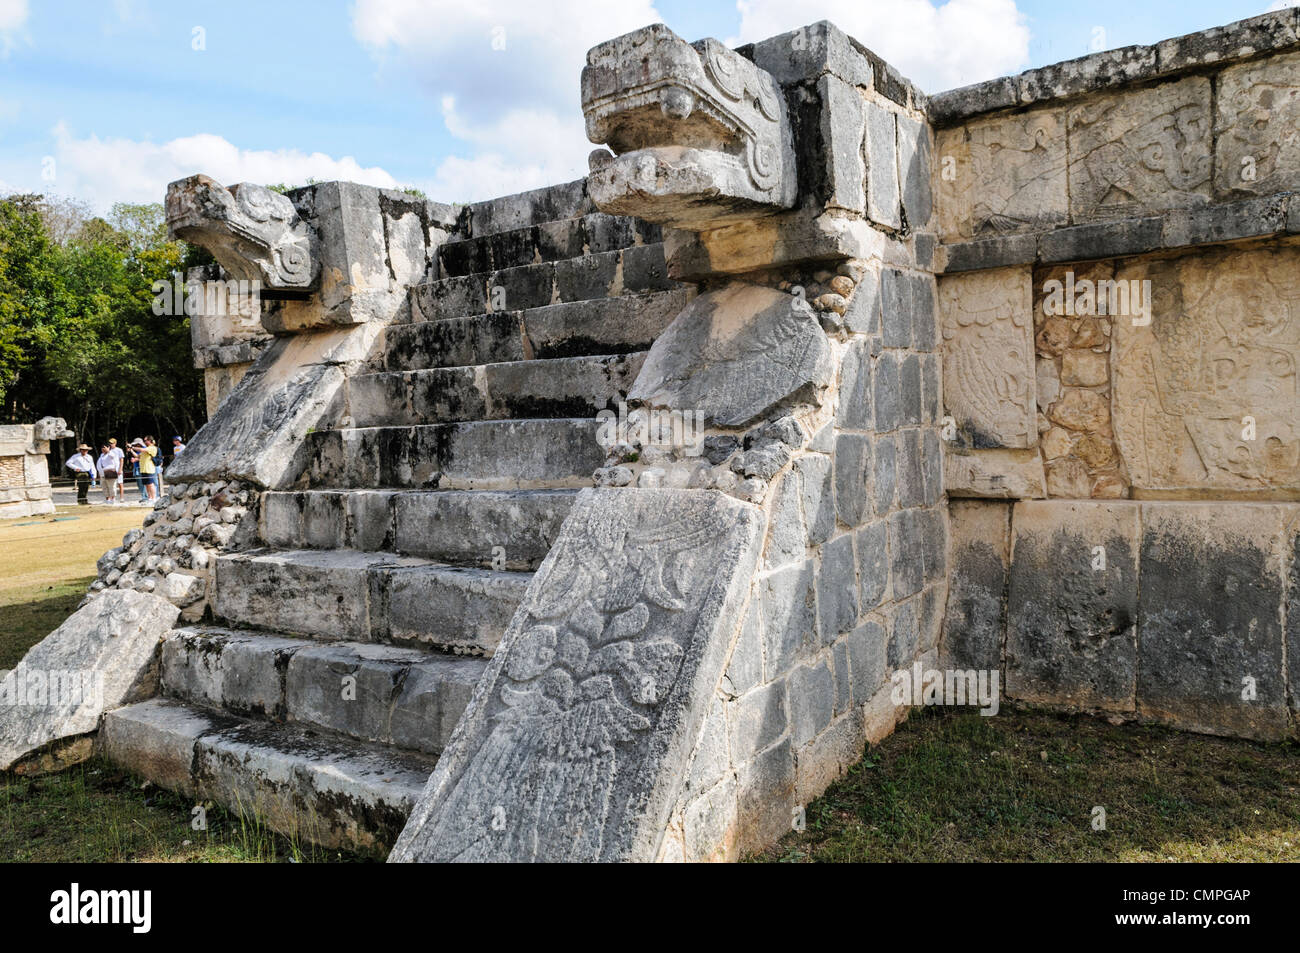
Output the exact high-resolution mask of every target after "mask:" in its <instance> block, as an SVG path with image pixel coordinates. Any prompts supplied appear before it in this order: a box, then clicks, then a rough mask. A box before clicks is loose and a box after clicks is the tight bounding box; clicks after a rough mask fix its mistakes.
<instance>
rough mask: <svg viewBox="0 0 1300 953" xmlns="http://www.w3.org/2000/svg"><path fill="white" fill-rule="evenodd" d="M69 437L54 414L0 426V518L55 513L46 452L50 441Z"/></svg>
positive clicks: (62, 422) (48, 450)
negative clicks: (37, 419) (32, 421)
mask: <svg viewBox="0 0 1300 953" xmlns="http://www.w3.org/2000/svg"><path fill="white" fill-rule="evenodd" d="M70 436H72V431H70V430H68V429H67V426H66V424H65V423H64V421H63V420H61V419H60V418H57V417H43V418H41V420H39V421H37V422H36V423H35V424H9V425H6V426H0V519H13V518H15V517H20V516H42V515H45V514H47V513H53V512H54V500H53V499H52V498H51V493H50V468H49V462H48V460H47V458H46V455H47V454H48V453H49V452H50V441H51V440H57V439H59V438H61V437H70Z"/></svg>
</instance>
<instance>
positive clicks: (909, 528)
mask: <svg viewBox="0 0 1300 953" xmlns="http://www.w3.org/2000/svg"><path fill="white" fill-rule="evenodd" d="M887 522H888V525H889V558H890V567H889V575H890V580H891V581H892V583H893V589H892V594H893V598H894V599H904V598H906V597H907V596H910V595H912V594H913V593H916V592H919V591H920V590H921V583H922V581H923V579H924V578H925V556H924V542H923V539H922V535H921V524H920V511H919V510H900V511H899V512H897V513H894V514H893V515H892V516H890V517H889V519H888V521H887Z"/></svg>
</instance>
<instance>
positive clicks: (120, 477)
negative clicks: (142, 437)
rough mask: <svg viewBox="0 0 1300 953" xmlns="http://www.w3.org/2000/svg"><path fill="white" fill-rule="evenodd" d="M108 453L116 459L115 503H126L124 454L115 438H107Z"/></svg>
mask: <svg viewBox="0 0 1300 953" xmlns="http://www.w3.org/2000/svg"><path fill="white" fill-rule="evenodd" d="M108 452H109V453H111V454H112V455H113V456H114V457H115V458H117V466H116V467H114V469H116V470H117V501H118V502H119V503H125V502H126V453H125V452H123V450H122V448H121V447H119V446H118V445H117V438H116V437H109V438H108Z"/></svg>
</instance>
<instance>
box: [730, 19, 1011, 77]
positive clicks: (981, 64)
mask: <svg viewBox="0 0 1300 953" xmlns="http://www.w3.org/2000/svg"><path fill="white" fill-rule="evenodd" d="M736 7H737V9H739V10H740V32H739V35H738V37H736V38H734V39H733V40H729V41H728V42H730V43H750V42H753V41H755V40H763V39H766V38H767V37H770V36H775V35H776V34H778V33H785V32H787V31H789V30H794V29H797V28H798V27H801V26H804V25H806V24H808V23H813V22H816V21H817V20H830V21H831V22H832V23H834V24H835V25H836V26H838V27H839V28H840V29H841V30H844V31H845V32H846V33H848V34H849V35H850V36H852V37H855V38H856V39H858V40H859V41H861V42H862V43H863V44H864V45H865V46H867V47H868V48H869V49H870V50H871V51H872V52H874V53H876V54H877V55H878V56H880V57H882V58H883V59H884V60H885V62H887V63H889V64H890V65H891V66H893V67H894V68H895V69H897V70H898V71H899V72H900V73H902V74H903V75H904V76H906V77H907V78H908V79H910V80H912V81H913V82H914V83H916V84H917V85H918V86H920V87H921V88H922V89H924V90H926V91H927V92H932V93H933V92H939V91H941V90H945V89H951V88H953V87H956V86H964V85H966V84H968V83H978V82H980V81H982V80H986V79H992V78H994V77H996V76H1005V75H1007V74H1008V73H1014V72H1018V71H1019V70H1021V69H1024V68H1025V67H1026V66H1027V65H1028V63H1029V27H1028V25H1027V23H1026V21H1025V17H1024V15H1023V14H1022V13H1021V12H1020V11H1019V10H1017V9H1016V4H1015V0H948V2H947V3H945V4H943V5H942V6H938V5H936V4H934V3H931V2H929V0H890V2H888V3H872V2H864V0H738V2H737V4H736Z"/></svg>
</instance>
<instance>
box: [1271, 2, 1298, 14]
mask: <svg viewBox="0 0 1300 953" xmlns="http://www.w3.org/2000/svg"><path fill="white" fill-rule="evenodd" d="M1294 6H1300V4H1298V3H1297V0H1275V2H1274V4H1273V5H1272V6H1271V7H1269V8H1268V9H1267V10H1265V11H1264V12H1265V13H1277V12H1278V11H1279V10H1286V9H1288V8H1290V7H1294Z"/></svg>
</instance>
